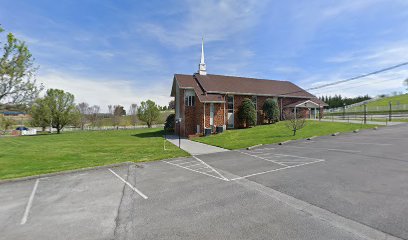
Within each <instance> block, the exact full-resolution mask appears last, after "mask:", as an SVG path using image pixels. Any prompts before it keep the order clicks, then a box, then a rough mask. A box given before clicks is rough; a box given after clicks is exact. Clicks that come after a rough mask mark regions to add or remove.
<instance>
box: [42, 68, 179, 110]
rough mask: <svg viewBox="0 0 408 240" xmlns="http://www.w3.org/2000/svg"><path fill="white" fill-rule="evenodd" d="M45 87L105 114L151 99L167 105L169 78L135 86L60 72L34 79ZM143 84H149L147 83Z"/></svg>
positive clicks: (120, 81)
mask: <svg viewBox="0 0 408 240" xmlns="http://www.w3.org/2000/svg"><path fill="white" fill-rule="evenodd" d="M38 79H39V82H42V83H44V85H45V87H46V88H47V89H48V88H58V89H63V90H64V91H67V92H70V93H72V94H74V95H75V100H76V102H77V103H79V102H87V103H89V104H91V105H99V106H100V107H101V109H102V111H107V106H108V105H110V104H111V105H116V104H120V105H123V106H124V107H125V109H127V108H128V107H129V106H130V104H132V103H137V104H139V103H140V102H141V101H145V100H147V99H151V100H153V101H155V102H156V103H157V104H159V105H167V104H168V102H169V101H170V100H171V98H170V86H171V81H172V79H171V77H169V79H167V80H166V79H165V78H163V79H164V80H163V81H160V82H161V83H164V82H166V83H167V84H157V85H155V84H149V85H145V84H144V85H135V84H134V83H133V82H131V81H128V80H121V79H117V80H106V79H99V78H98V79H93V78H85V77H78V76H73V75H70V74H67V73H64V72H57V71H53V72H47V73H44V74H42V75H40V76H38ZM143 82H149V81H148V80H146V81H143Z"/></svg>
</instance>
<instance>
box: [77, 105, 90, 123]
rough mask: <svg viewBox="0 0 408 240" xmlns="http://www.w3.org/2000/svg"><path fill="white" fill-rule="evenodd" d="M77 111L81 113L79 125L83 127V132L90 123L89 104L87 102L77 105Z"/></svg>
mask: <svg viewBox="0 0 408 240" xmlns="http://www.w3.org/2000/svg"><path fill="white" fill-rule="evenodd" d="M77 109H78V111H79V113H80V116H79V123H80V126H81V130H84V127H85V124H86V123H87V122H88V117H89V112H90V110H91V109H90V107H89V104H88V103H86V102H81V103H79V104H78V105H77Z"/></svg>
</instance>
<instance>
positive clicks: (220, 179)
mask: <svg viewBox="0 0 408 240" xmlns="http://www.w3.org/2000/svg"><path fill="white" fill-rule="evenodd" d="M163 162H165V163H167V164H171V165H174V166H177V167H181V168H184V169H187V170H190V171H193V172H196V173H201V174H204V175H207V176H210V177H213V178H216V179H220V180H223V181H229V179H225V178H221V177H217V176H214V175H211V174H208V173H206V172H200V171H197V170H194V169H191V168H186V167H183V166H181V165H177V164H174V163H171V162H167V161H163ZM205 168H207V167H205Z"/></svg>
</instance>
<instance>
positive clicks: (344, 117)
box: [343, 103, 346, 120]
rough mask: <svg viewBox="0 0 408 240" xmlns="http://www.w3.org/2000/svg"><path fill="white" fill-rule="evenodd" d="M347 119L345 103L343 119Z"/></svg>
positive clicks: (344, 104)
mask: <svg viewBox="0 0 408 240" xmlns="http://www.w3.org/2000/svg"><path fill="white" fill-rule="evenodd" d="M344 119H346V103H343V120H344Z"/></svg>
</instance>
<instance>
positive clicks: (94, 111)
mask: <svg viewBox="0 0 408 240" xmlns="http://www.w3.org/2000/svg"><path fill="white" fill-rule="evenodd" d="M100 110H101V107H99V106H98V105H93V106H92V107H90V108H89V121H90V122H91V125H92V126H96V125H97V123H98V121H99V111H100Z"/></svg>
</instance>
